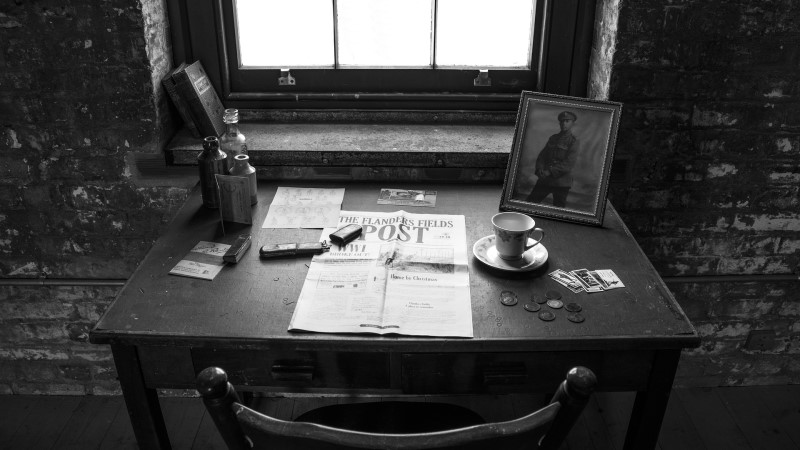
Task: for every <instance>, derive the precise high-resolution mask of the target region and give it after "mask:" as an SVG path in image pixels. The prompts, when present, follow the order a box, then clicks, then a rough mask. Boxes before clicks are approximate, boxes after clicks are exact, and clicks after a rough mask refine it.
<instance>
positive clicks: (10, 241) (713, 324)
mask: <svg viewBox="0 0 800 450" xmlns="http://www.w3.org/2000/svg"><path fill="white" fill-rule="evenodd" d="M614 13H618V16H619V26H618V28H619V29H618V35H617V37H616V56H615V59H614V62H613V65H611V67H610V73H611V80H610V83H609V85H608V86H607V87H605V86H603V87H602V89H604V90H605V89H607V90H608V92H609V98H611V99H612V100H617V101H621V102H623V103H624V104H625V107H624V113H623V117H622V126H621V129H620V135H619V143H618V147H617V152H618V155H619V157H620V158H625V159H628V160H629V165H630V169H631V170H630V174H631V177H630V180H629V182H628V183H626V184H624V185H615V186H613V187H612V191H611V193H610V196H611V199H612V201H614V203H615V205H616V206H617V208H618V209H619V210H620V212H621V213H622V214H623V216H624V217H625V219H626V221H627V222H628V224H629V226H630V228H631V230H632V232H633V234H634V235H635V236H636V238H637V240H638V241H639V242H640V244H641V245H642V247H643V248H644V250H645V252H646V253H647V254H648V256H649V257H650V258H651V259H652V261H653V263H654V264H655V265H656V267H657V268H658V270H659V271H660V273H661V274H662V275H664V276H665V277H667V279H668V280H670V278H669V277H678V276H680V277H706V278H686V279H684V278H680V279H675V278H672V280H673V281H681V282H670V284H669V285H670V287H671V288H672V289H673V291H674V292H675V295H676V297H677V298H678V300H679V302H680V303H681V305H682V306H683V307H684V308H685V310H686V312H687V314H689V316H690V317H691V318H692V320H693V322H694V323H695V324H696V325H697V328H698V330H699V331H700V333H701V334H702V335H703V336H704V344H703V346H702V347H701V348H700V349H698V350H695V351H692V352H687V353H686V354H685V355H684V357H683V359H682V362H681V367H680V373H679V379H678V383H680V384H688V385H698V384H705V385H729V384H747V383H749V384H753V383H756V384H771V383H785V382H793V383H797V382H798V379H799V378H800V364H798V363H797V360H798V358H797V357H796V355H797V353H798V344H799V342H798V340H799V339H800V337H799V336H800V320H798V319H799V318H800V298H798V297H799V296H800V294H798V289H797V287H798V286H797V282H796V281H782V280H781V279H776V278H775V276H779V275H782V274H792V273H796V272H797V269H798V262H800V237H798V230H799V229H800V220H798V181H800V168H798V167H799V166H798V163H797V158H798V153H800V123H798V122H799V121H800V114H799V113H800V108H798V101H797V95H798V89H800V84H799V83H798V81H800V75H798V74H800V70H798V69H800V67H798V66H799V63H798V59H799V58H800V54H798V52H800V45H799V44H800V43H798V36H799V35H800V33H798V31H800V30H799V29H798V27H800V13H798V6H794V5H793V2H792V1H790V0H785V1H763V2H748V1H744V0H736V1H721V0H716V1H714V0H707V1H703V2H699V1H690V0H682V1H675V0H672V1H666V0H662V1H657V0H637V1H622V2H621V3H620V8H619V11H618V12H616V11H615V12H614ZM610 16H614V14H610ZM166 32H167V27H166V26H165V15H164V5H163V0H142V1H136V0H108V1H104V2H92V1H88V0H66V1H59V2H54V1H43V2H23V1H17V2H5V3H0V42H3V43H4V44H6V45H3V46H2V48H0V281H8V280H7V279H9V278H10V279H29V280H41V279H56V280H57V279H67V280H69V279H76V278H77V279H100V280H112V281H113V280H124V279H126V278H127V277H128V276H130V274H131V273H132V272H133V270H134V269H135V267H136V265H137V264H138V263H139V262H140V261H141V259H142V258H143V256H144V254H145V253H146V251H147V250H148V248H149V247H150V245H151V244H152V242H153V241H154V240H155V238H156V237H157V236H158V234H159V232H160V230H161V229H162V227H163V226H164V224H165V223H166V221H168V220H169V218H170V217H171V215H172V214H173V213H174V211H175V210H176V207H177V206H178V205H180V204H181V202H182V201H183V199H184V198H185V196H186V192H187V191H186V188H185V187H184V186H181V185H180V183H171V185H170V186H166V185H164V184H165V183H163V182H162V183H159V182H156V181H153V180H142V179H141V177H139V176H138V175H137V174H138V172H137V170H136V167H135V166H134V165H133V164H132V163H130V162H131V161H134V160H136V158H137V157H139V156H141V155H157V154H158V153H159V152H160V151H161V148H162V146H163V143H164V141H165V138H166V137H167V136H169V135H170V133H171V132H172V129H173V118H172V115H171V114H170V113H169V105H168V103H167V102H166V101H165V99H164V96H163V93H162V92H161V90H160V88H159V87H158V80H159V79H160V78H161V75H162V74H163V73H164V72H165V71H166V70H167V68H168V66H169V61H170V55H169V46H168V43H167V36H166ZM604 45H605V47H604V48H605V50H604V51H607V50H608V47H609V46H611V45H612V44H611V41H607V42H606V43H605V44H604ZM739 275H747V276H748V277H749V278H741V277H737V276H739ZM709 276H715V277H716V276H730V277H731V279H732V280H733V281H722V280H720V279H718V278H708V277H709ZM770 276H772V278H770ZM687 280H688V281H691V282H685V281H687ZM117 290H118V287H116V286H114V284H113V283H110V284H105V285H94V286H93V285H80V286H69V285H66V286H65V285H61V286H48V285H39V286H36V285H34V286H9V285H2V284H0V393H11V392H14V393H50V394H60V393H67V394H83V393H90V394H103V393H110V392H117V389H118V387H117V384H116V382H115V375H114V370H113V364H112V363H111V360H110V354H109V352H108V351H107V350H106V349H104V348H103V347H99V346H93V345H90V344H88V343H87V342H86V335H87V331H88V330H89V329H90V328H91V326H92V324H93V323H94V322H95V321H96V320H97V318H98V317H99V315H100V314H102V312H103V311H104V310H105V308H106V307H107V305H108V304H109V302H110V301H111V300H112V299H113V297H114V295H115V294H116V292H117ZM752 330H767V331H772V332H773V334H772V335H769V336H767V339H766V340H764V341H761V344H760V345H758V346H751V348H755V349H754V350H753V349H750V350H748V349H747V348H746V347H745V342H746V338H747V336H748V334H749V333H750V331H752ZM792 355H794V357H793V358H792Z"/></svg>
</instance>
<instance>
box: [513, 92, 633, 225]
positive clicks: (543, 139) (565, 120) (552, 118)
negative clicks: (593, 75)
mask: <svg viewBox="0 0 800 450" xmlns="http://www.w3.org/2000/svg"><path fill="white" fill-rule="evenodd" d="M524 95H525V94H524V93H523V96H524ZM529 96H530V97H531V98H527V99H525V98H523V102H522V103H521V106H520V108H521V111H520V114H518V117H517V129H516V131H515V136H514V148H513V149H512V154H511V158H510V159H509V167H508V170H507V173H506V184H505V186H504V191H503V200H502V201H501V209H503V207H508V208H507V209H510V210H517V211H521V212H528V210H530V211H536V212H537V213H539V214H540V215H551V216H553V217H556V218H560V219H567V220H571V219H577V220H579V221H582V220H584V219H585V220H586V221H588V222H594V221H595V220H601V219H598V215H602V211H603V209H604V205H603V203H605V196H606V190H607V182H608V176H609V172H610V165H611V161H612V158H613V143H614V140H615V137H616V128H617V125H618V122H617V121H618V116H619V112H620V109H621V105H619V104H617V103H613V102H600V101H589V100H585V99H574V98H571V97H560V96H552V99H551V96H549V95H547V94H539V93H529ZM535 97H541V98H535Z"/></svg>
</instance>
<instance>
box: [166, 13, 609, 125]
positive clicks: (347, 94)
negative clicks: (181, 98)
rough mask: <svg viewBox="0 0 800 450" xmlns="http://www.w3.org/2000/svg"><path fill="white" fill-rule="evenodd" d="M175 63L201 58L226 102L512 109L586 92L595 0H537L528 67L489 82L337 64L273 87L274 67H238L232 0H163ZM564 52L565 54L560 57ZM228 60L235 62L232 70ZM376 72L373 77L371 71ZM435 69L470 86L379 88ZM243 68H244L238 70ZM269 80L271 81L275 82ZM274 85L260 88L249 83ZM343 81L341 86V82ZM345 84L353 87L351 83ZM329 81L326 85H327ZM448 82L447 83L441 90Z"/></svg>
mask: <svg viewBox="0 0 800 450" xmlns="http://www.w3.org/2000/svg"><path fill="white" fill-rule="evenodd" d="M167 6H168V13H169V19H170V27H171V37H172V44H173V45H172V47H173V62H174V63H175V64H176V65H177V64H180V63H181V62H191V61H194V60H200V61H201V62H202V63H203V66H204V67H205V69H206V72H207V73H208V76H209V79H210V80H211V83H212V84H213V85H214V87H215V88H216V90H217V92H218V93H219V95H220V98H221V100H222V102H223V103H224V104H225V106H226V107H233V108H240V109H278V110H293V109H301V110H332V109H334V110H335V109H344V110H417V111H419V110H442V111H487V112H491V111H498V112H509V111H516V109H517V108H518V106H519V95H520V92H521V91H522V90H534V91H538V92H547V93H553V94H562V95H571V96H577V97H583V96H585V95H586V89H587V86H586V84H587V80H588V70H589V57H590V53H591V45H592V38H593V32H594V15H595V7H596V0H538V1H537V2H536V8H537V14H536V24H535V26H534V31H535V32H536V33H537V34H538V35H539V41H538V46H537V48H535V49H534V52H533V54H532V56H531V66H532V70H530V71H525V72H526V74H527V76H526V77H523V78H520V73H519V72H521V71H513V70H511V71H503V70H492V69H491V68H489V76H490V78H492V84H493V85H494V88H489V89H487V88H485V87H474V86H472V80H473V79H474V78H475V77H476V76H477V70H458V69H442V70H438V71H437V70H430V69H338V70H340V71H341V72H346V74H345V75H346V76H348V77H352V76H353V74H354V73H356V75H355V77H356V79H355V81H348V82H347V83H344V82H343V81H342V79H341V76H343V75H339V74H335V73H332V72H335V69H313V71H316V72H317V74H315V76H316V75H320V76H322V77H326V78H327V83H325V84H324V87H326V89H320V90H316V91H312V90H309V89H308V87H307V86H306V87H305V88H304V87H303V83H302V82H298V85H296V86H278V85H277V79H278V77H279V76H280V70H279V69H261V70H253V69H247V70H245V71H242V70H237V69H235V68H236V67H237V66H238V61H237V59H236V42H235V40H234V39H231V36H232V31H231V30H232V27H233V22H232V21H233V0H167ZM565 56H566V57H565ZM231 67H234V69H233V70H232V69H231ZM308 70H309V69H292V72H291V73H292V76H294V77H295V78H296V79H298V80H301V81H302V80H303V79H308V78H307V77H309V76H311V73H310V72H308ZM376 70H377V71H381V72H382V74H380V75H381V77H376V74H375V73H374V72H375V71H376ZM419 70H423V71H428V72H438V73H437V74H436V75H434V77H439V78H440V79H439V80H438V81H437V82H438V83H440V84H439V86H440V87H441V86H442V84H441V83H449V82H453V83H457V84H458V85H465V86H468V87H467V88H464V89H459V91H460V92H452V89H451V88H446V87H442V91H436V90H433V89H423V88H422V87H421V85H419V84H415V83H413V82H412V83H410V84H408V86H407V91H405V92H397V91H396V90H394V89H385V88H380V86H381V83H384V81H381V80H379V79H378V78H383V79H386V77H388V79H389V80H392V79H408V76H409V71H414V72H415V73H414V75H415V76H417V75H419ZM242 72H244V73H242ZM272 83H274V84H272ZM270 84H272V87H273V88H274V89H270V90H266V89H265V90H264V91H258V90H256V89H253V88H252V87H254V86H255V87H264V88H269V87H270V86H269V85H270ZM338 86H345V87H338ZM347 86H358V87H359V89H350V88H347ZM327 88H330V89H327ZM445 89H447V90H445Z"/></svg>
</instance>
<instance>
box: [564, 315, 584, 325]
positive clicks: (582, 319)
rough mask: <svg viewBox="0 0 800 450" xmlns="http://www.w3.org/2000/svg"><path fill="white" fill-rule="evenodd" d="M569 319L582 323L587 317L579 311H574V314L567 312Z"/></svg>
mask: <svg viewBox="0 0 800 450" xmlns="http://www.w3.org/2000/svg"><path fill="white" fill-rule="evenodd" d="M567 320H569V321H570V322H575V323H581V322H583V321H584V320H586V319H584V318H583V316H582V315H580V314H578V313H572V314H567Z"/></svg>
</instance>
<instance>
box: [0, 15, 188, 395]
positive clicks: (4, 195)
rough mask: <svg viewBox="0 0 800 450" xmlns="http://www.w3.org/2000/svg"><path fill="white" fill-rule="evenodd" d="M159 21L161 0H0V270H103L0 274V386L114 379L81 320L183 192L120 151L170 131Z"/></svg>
mask: <svg viewBox="0 0 800 450" xmlns="http://www.w3.org/2000/svg"><path fill="white" fill-rule="evenodd" d="M167 30H168V29H167V28H166V26H165V13H164V5H163V2H162V1H161V0H145V1H142V2H139V1H135V0H109V1H104V2H95V1H86V0H80V1H78V0H74V1H70V0H66V1H58V2H56V1H40V2H24V1H17V2H2V3H0V42H2V43H3V44H2V45H1V46H0V281H9V280H7V279H9V278H11V279H29V280H35V279H40V280H41V279H48V280H52V279H55V280H58V279H67V280H70V279H75V278H78V279H100V280H112V283H109V284H107V285H101V286H45V285H40V286H8V285H0V393H11V392H13V393H49V394H83V393H95V394H96V393H107V392H115V391H117V389H118V387H117V384H116V381H115V374H114V370H113V363H112V362H111V359H110V352H109V351H108V350H107V349H106V348H103V347H100V346H94V345H91V344H89V343H88V342H87V337H88V336H87V333H88V330H89V329H91V327H92V325H93V324H94V322H96V321H97V319H98V318H99V316H100V314H102V312H103V311H104V310H105V308H106V307H107V305H108V304H109V303H110V301H111V300H112V299H113V298H114V295H115V294H116V292H117V290H118V287H116V286H114V283H113V280H124V279H126V278H127V277H129V276H130V274H131V273H132V272H133V270H134V269H135V268H136V266H137V264H138V263H139V262H140V261H141V260H142V258H143V257H144V254H145V253H146V252H147V250H148V249H149V247H150V246H151V245H152V243H153V241H154V240H155V239H156V237H157V236H158V234H159V230H160V229H161V228H162V227H163V225H164V224H165V223H166V221H168V220H169V218H170V217H171V214H172V213H173V212H174V211H175V210H176V207H177V206H179V205H180V204H181V202H182V201H183V199H184V198H185V196H186V189H185V188H181V187H175V186H157V185H149V186H140V183H138V182H137V180H136V179H134V177H132V176H131V173H132V172H133V169H132V168H131V167H129V166H128V163H127V162H126V160H127V159H130V158H127V159H126V157H129V156H130V155H131V154H134V153H150V154H158V153H159V152H160V151H161V149H162V147H163V143H164V141H165V139H166V137H167V136H169V135H170V134H171V133H172V130H171V128H172V127H173V120H172V118H171V116H170V115H169V114H168V111H169V109H168V108H169V104H168V103H167V102H166V101H165V99H164V96H163V93H162V91H161V90H160V89H158V83H157V80H159V79H160V78H161V74H162V73H164V72H165V71H166V70H168V68H169V66H170V65H171V55H170V54H169V52H168V50H169V48H168V45H167V35H166V33H167ZM154 81H156V82H155V83H154ZM151 184H152V183H151ZM162 184H164V183H162Z"/></svg>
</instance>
